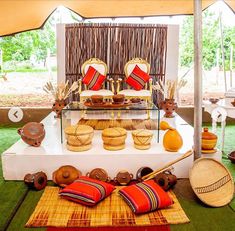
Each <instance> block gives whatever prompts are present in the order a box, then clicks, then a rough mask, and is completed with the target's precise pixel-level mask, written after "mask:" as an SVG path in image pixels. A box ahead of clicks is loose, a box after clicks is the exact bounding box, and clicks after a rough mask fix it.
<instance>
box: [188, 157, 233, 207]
mask: <svg viewBox="0 0 235 231" xmlns="http://www.w3.org/2000/svg"><path fill="white" fill-rule="evenodd" d="M189 180H190V183H191V186H192V188H193V191H194V193H195V194H196V195H197V196H198V198H199V199H200V200H201V201H202V202H204V203H205V204H207V205H210V206H212V207H221V206H224V205H226V204H228V203H229V202H230V201H231V200H232V198H233V193H234V182H233V178H232V176H231V174H230V172H229V170H228V169H227V168H226V167H225V166H224V165H223V164H222V163H220V162H218V161H216V160H214V159H211V158H200V159H198V160H196V161H195V162H194V164H193V167H192V169H191V170H190V173H189Z"/></svg>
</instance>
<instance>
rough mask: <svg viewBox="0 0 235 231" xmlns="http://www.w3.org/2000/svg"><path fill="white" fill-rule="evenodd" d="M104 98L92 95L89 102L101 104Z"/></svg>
mask: <svg viewBox="0 0 235 231" xmlns="http://www.w3.org/2000/svg"><path fill="white" fill-rule="evenodd" d="M103 100H104V97H103V96H102V95H92V96H91V102H92V104H102V103H103Z"/></svg>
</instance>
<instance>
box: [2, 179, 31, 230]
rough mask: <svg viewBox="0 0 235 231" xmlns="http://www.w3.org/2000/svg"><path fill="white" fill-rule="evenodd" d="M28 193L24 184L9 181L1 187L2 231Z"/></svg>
mask: <svg viewBox="0 0 235 231" xmlns="http://www.w3.org/2000/svg"><path fill="white" fill-rule="evenodd" d="M26 191H27V187H26V186H25V185H24V183H23V182H15V181H9V182H3V183H2V184H1V185H0V192H1V193H0V214H1V216H0V230H3V229H4V227H5V224H6V223H7V222H8V221H9V219H10V217H11V216H12V214H13V213H14V211H15V208H16V207H17V205H18V204H19V203H20V201H21V200H22V198H23V197H24V194H25V193H26Z"/></svg>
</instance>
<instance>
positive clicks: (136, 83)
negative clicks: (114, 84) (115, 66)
mask: <svg viewBox="0 0 235 231" xmlns="http://www.w3.org/2000/svg"><path fill="white" fill-rule="evenodd" d="M149 79H150V76H149V75H148V73H146V72H144V71H142V70H141V69H140V68H139V67H138V65H136V66H135V68H134V69H133V71H132V72H131V74H130V75H129V76H128V77H127V79H126V83H127V84H129V85H130V86H131V87H133V88H134V89H135V90H137V91H139V90H141V89H143V88H144V85H145V84H146V82H148V81H149Z"/></svg>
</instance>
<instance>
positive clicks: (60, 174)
mask: <svg viewBox="0 0 235 231" xmlns="http://www.w3.org/2000/svg"><path fill="white" fill-rule="evenodd" d="M81 175H82V173H81V171H80V170H78V169H77V168H75V167H73V166H71V165H64V166H61V167H60V168H58V169H57V170H56V171H54V172H53V174H52V180H53V182H54V183H55V184H58V185H59V186H61V187H66V186H67V185H69V184H72V183H73V182H74V181H75V180H76V179H78V178H79V177H80V176H81Z"/></svg>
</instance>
